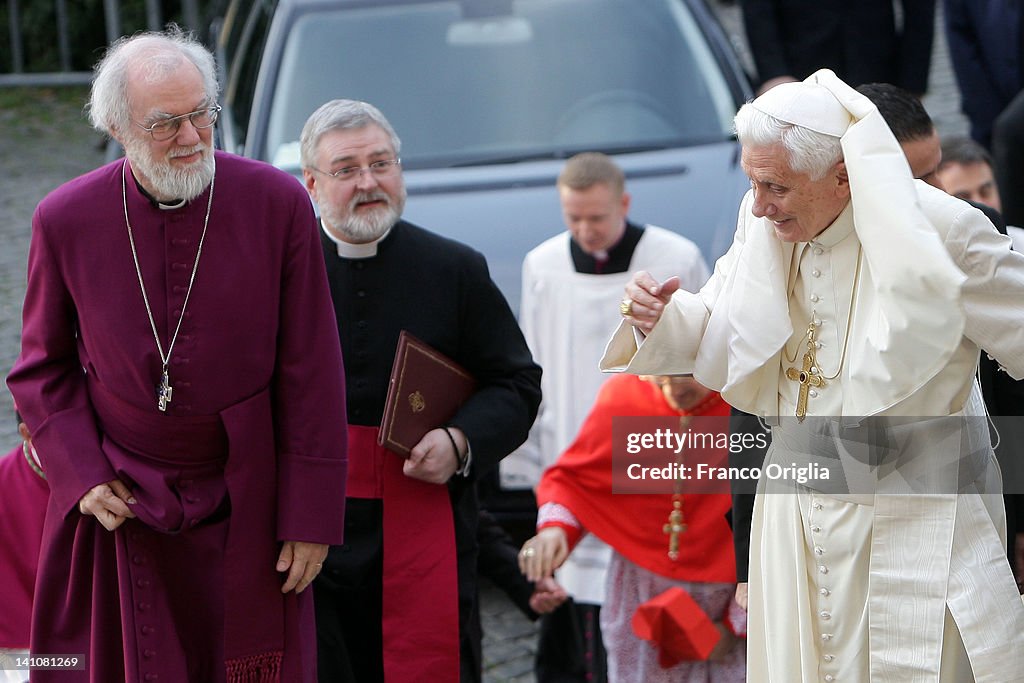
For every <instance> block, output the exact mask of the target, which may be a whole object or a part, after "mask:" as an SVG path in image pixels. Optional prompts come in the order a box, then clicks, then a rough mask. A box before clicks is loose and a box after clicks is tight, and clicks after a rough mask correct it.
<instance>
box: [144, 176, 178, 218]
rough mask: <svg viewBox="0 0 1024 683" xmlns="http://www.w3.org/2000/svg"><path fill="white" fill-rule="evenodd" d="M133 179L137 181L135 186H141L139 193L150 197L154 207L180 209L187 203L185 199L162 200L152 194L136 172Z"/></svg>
mask: <svg viewBox="0 0 1024 683" xmlns="http://www.w3.org/2000/svg"><path fill="white" fill-rule="evenodd" d="M132 180H134V181H135V187H137V188H139V193H140V194H142V196H143V197H145V198H146V199H148V200H149V203H150V204H152V205H153V206H154V208H157V209H162V210H163V211H170V210H172V209H180V208H181V207H183V206H185V204H186V202H185V200H184V199H172V200H171V201H169V202H161V201H160V200H158V199H157V198H156V197H154V196H153V195H151V194H150V193H149V192H148V191H147V190H146V188H144V187H143V186H142V184H141V183H139V179H138V178H136V177H135V173H132Z"/></svg>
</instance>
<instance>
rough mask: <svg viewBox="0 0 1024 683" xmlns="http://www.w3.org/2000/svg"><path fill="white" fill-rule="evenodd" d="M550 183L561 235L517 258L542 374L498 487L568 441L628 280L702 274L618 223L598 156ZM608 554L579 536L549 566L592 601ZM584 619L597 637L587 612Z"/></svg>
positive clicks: (600, 588)
mask: <svg viewBox="0 0 1024 683" xmlns="http://www.w3.org/2000/svg"><path fill="white" fill-rule="evenodd" d="M557 187H558V194H559V199H560V201H561V206H562V217H563V220H564V221H565V224H566V227H567V228H568V230H566V231H565V232H562V233H560V234H558V235H556V236H554V237H552V238H550V239H548V240H546V241H544V242H542V243H541V244H540V245H538V246H537V247H535V248H534V249H533V250H531V251H530V253H528V254H527V255H526V258H525V260H524V261H523V280H522V282H523V289H522V300H521V304H520V312H519V323H520V326H521V327H522V330H523V334H524V336H525V337H526V342H527V344H529V346H530V350H531V351H532V352H533V357H534V359H535V360H536V361H537V362H538V363H539V364H540V365H541V367H542V368H543V369H544V374H543V377H542V379H541V390H542V393H543V397H544V398H543V401H542V402H541V406H540V412H539V414H538V416H537V421H536V422H535V423H534V426H533V429H532V430H531V431H530V436H529V438H528V439H527V441H526V443H525V444H523V446H521V447H520V448H519V449H518V450H517V451H514V452H513V453H512V454H510V455H509V456H508V457H506V458H505V459H504V460H503V461H502V464H501V475H502V484H503V485H504V486H507V487H511V488H527V487H533V486H535V485H536V484H537V482H538V481H539V480H540V475H541V473H542V472H543V471H544V469H545V468H547V467H548V466H550V465H551V464H552V463H554V462H555V460H557V459H558V456H559V455H561V454H562V451H564V450H565V449H566V448H568V447H569V445H570V444H571V443H572V441H573V439H574V438H575V437H576V432H577V431H579V428H580V426H581V425H582V424H583V420H584V419H585V418H586V416H587V413H588V412H589V409H590V407H591V406H592V405H593V403H594V399H595V398H596V397H597V391H598V389H599V388H600V386H601V384H602V383H603V382H604V380H605V379H606V377H605V376H604V375H603V374H602V373H601V371H600V370H599V368H598V361H599V360H600V358H601V352H602V350H603V348H604V341H605V339H606V338H607V336H608V332H609V331H610V330H612V329H614V328H615V325H616V324H617V322H618V313H617V311H616V307H615V303H616V302H617V301H618V300H619V299H620V298H621V294H622V288H623V287H624V286H625V284H626V283H627V282H628V281H629V277H630V274H631V273H632V272H634V271H636V270H641V269H643V270H647V271H649V272H651V273H654V274H656V276H657V277H660V278H668V277H671V276H677V277H679V278H680V279H681V281H682V287H683V288H684V289H687V290H689V291H693V292H695V291H697V290H698V289H699V288H700V287H701V285H703V284H704V282H705V281H706V280H707V278H708V267H707V264H706V263H705V261H704V258H703V257H702V256H701V254H700V250H699V249H698V247H697V246H696V245H695V244H694V243H693V242H691V241H690V240H688V239H686V238H685V237H682V236H680V235H678V234H676V233H674V232H671V231H669V230H665V229H663V228H659V227H656V226H653V225H638V224H635V223H633V222H631V221H629V220H627V214H628V212H629V207H630V195H629V193H628V192H627V191H626V189H625V176H624V174H623V172H622V170H621V169H620V168H619V166H618V165H617V164H616V163H615V162H614V161H613V160H612V159H611V158H610V157H608V156H607V155H604V154H601V153H599V152H586V153H583V154H577V155H576V156H574V157H572V158H570V159H569V160H568V161H567V162H566V164H565V167H564V168H563V169H562V172H561V173H560V174H559V176H558V182H557ZM610 557H611V551H610V549H609V548H608V546H606V545H605V544H604V543H602V542H601V541H599V540H598V539H596V538H594V537H593V536H587V537H585V538H584V539H583V541H581V542H580V544H579V545H578V546H577V548H576V550H575V551H574V552H573V554H572V555H571V556H570V558H569V561H567V562H566V563H565V565H564V566H563V567H562V568H561V569H560V570H559V574H558V581H559V583H560V584H561V585H562V586H564V587H565V589H566V590H567V591H568V592H569V594H570V595H571V596H573V599H574V600H575V601H576V604H583V605H592V606H593V605H600V604H601V602H602V601H603V596H604V584H605V575H606V569H607V566H608V561H609V559H610ZM562 609H563V611H564V610H570V609H573V607H572V606H570V605H567V606H565V607H563V608H562ZM559 618H564V615H563V616H560V617H557V618H551V619H549V618H548V617H545V620H546V622H547V621H550V622H551V623H552V624H553V623H560V622H559ZM591 620H592V622H593V623H592V626H593V629H594V630H593V635H594V637H595V638H599V632H597V630H596V623H597V619H596V615H592V617H591ZM546 625H547V624H545V626H546ZM542 634H546V629H545V628H542ZM544 637H546V635H545V636H544ZM598 642H599V641H598ZM542 649H543V648H542ZM541 683H543V681H542V682H541Z"/></svg>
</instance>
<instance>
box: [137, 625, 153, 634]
mask: <svg viewBox="0 0 1024 683" xmlns="http://www.w3.org/2000/svg"><path fill="white" fill-rule="evenodd" d="M139 630H140V631H142V635H144V636H148V635H150V634H152V633H153V631H155V630H156V629H154V628H153V627H152V626H143V627H142V628H141V629H139Z"/></svg>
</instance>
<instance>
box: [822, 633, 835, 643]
mask: <svg viewBox="0 0 1024 683" xmlns="http://www.w3.org/2000/svg"><path fill="white" fill-rule="evenodd" d="M821 639H822V640H824V641H825V642H828V641H830V640H832V634H831V633H822V634H821Z"/></svg>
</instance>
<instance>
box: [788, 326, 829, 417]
mask: <svg viewBox="0 0 1024 683" xmlns="http://www.w3.org/2000/svg"><path fill="white" fill-rule="evenodd" d="M815 348H816V347H815V346H814V323H811V324H810V325H809V326H808V328H807V352H806V353H805V354H804V366H803V368H801V369H800V370H797V369H796V368H787V369H786V377H788V378H789V379H791V380H793V381H794V382H799V383H800V394H799V395H798V396H797V399H796V419H797V422H803V421H804V418H805V417H807V395H808V394H809V393H810V391H811V387H823V386H825V378H824V377H822V376H821V372H820V371H819V370H818V367H817V366H818V359H817V354H816V353H815Z"/></svg>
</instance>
